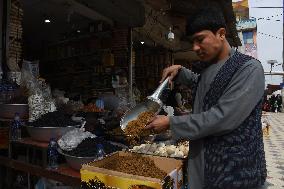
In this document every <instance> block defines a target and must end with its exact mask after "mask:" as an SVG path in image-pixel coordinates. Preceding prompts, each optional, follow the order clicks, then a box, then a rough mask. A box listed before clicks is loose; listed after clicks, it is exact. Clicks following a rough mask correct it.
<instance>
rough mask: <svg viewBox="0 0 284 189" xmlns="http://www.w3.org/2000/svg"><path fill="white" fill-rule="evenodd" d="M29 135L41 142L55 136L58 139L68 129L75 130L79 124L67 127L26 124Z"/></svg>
mask: <svg viewBox="0 0 284 189" xmlns="http://www.w3.org/2000/svg"><path fill="white" fill-rule="evenodd" d="M25 127H26V129H27V131H28V133H29V135H30V136H31V138H32V139H33V140H36V141H40V142H49V140H50V138H55V139H56V140H57V139H59V138H60V137H61V136H63V135H64V134H65V133H67V132H68V131H71V130H73V129H74V128H76V127H79V125H78V126H67V127H34V126H25Z"/></svg>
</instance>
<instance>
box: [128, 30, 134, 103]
mask: <svg viewBox="0 0 284 189" xmlns="http://www.w3.org/2000/svg"><path fill="white" fill-rule="evenodd" d="M128 33H129V40H128V41H129V44H128V45H129V46H128V49H129V71H128V72H129V101H130V103H131V105H132V103H133V97H132V96H133V95H132V94H133V93H132V85H133V39H132V28H129V32H128Z"/></svg>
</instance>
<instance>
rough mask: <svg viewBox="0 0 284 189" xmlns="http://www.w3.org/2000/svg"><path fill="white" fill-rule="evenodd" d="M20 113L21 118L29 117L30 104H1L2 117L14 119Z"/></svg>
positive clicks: (0, 116)
mask: <svg viewBox="0 0 284 189" xmlns="http://www.w3.org/2000/svg"><path fill="white" fill-rule="evenodd" d="M15 113H19V115H20V118H21V119H28V118H29V105H28V104H0V118H3V119H13V118H14V117H15Z"/></svg>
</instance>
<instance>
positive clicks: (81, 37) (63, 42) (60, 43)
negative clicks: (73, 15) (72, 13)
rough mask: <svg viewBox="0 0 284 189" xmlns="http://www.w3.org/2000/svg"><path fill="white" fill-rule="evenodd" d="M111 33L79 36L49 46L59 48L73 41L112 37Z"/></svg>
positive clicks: (104, 32)
mask: <svg viewBox="0 0 284 189" xmlns="http://www.w3.org/2000/svg"><path fill="white" fill-rule="evenodd" d="M111 33H112V31H103V32H96V33H88V34H84V35H80V36H77V37H72V38H70V39H66V40H62V41H58V42H56V43H51V44H49V45H48V46H50V47H52V46H58V45H62V44H65V43H69V42H72V41H80V40H82V39H87V38H90V37H111Z"/></svg>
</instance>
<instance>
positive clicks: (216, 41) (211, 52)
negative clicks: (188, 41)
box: [192, 30, 223, 62]
mask: <svg viewBox="0 0 284 189" xmlns="http://www.w3.org/2000/svg"><path fill="white" fill-rule="evenodd" d="M192 42H193V51H195V52H196V53H197V55H198V57H199V58H200V60H201V61H204V62H210V61H214V60H218V55H219V54H220V52H221V51H222V48H223V39H222V38H221V35H220V30H218V31H217V32H216V34H215V33H213V32H212V31H210V30H203V31H200V32H197V33H195V34H194V35H193V36H192Z"/></svg>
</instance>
